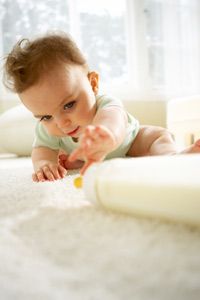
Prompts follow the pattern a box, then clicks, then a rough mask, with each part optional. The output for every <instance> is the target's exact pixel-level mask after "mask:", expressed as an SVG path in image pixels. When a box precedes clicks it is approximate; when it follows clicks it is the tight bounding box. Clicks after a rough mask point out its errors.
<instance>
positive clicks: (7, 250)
mask: <svg viewBox="0 0 200 300" xmlns="http://www.w3.org/2000/svg"><path fill="white" fill-rule="evenodd" d="M31 171H32V167H31V162H30V159H29V158H18V159H17V158H12V159H9V158H4V159H1V160H0V258H1V263H0V299H1V300H18V299H19V300H66V299H69V300H102V299H104V300H124V299H128V300H132V299H134V300H143V299H144V300H147V299H148V300H151V299H152V300H165V299H166V300H169V299H170V300H171V299H174V300H175V299H176V300H179V299H180V300H186V299H188V300H189V299H190V300H193V299H194V300H199V299H200V229H198V228H192V227H189V226H186V225H182V224H173V223H166V222H161V221H159V220H150V219H145V218H137V217H134V216H128V215H123V214H117V213H113V212H110V211H106V210H104V209H103V208H100V207H95V206H93V205H91V204H89V203H88V202H87V199H86V198H85V196H84V194H83V191H82V190H77V189H75V188H74V187H73V184H72V181H73V178H74V176H75V173H74V172H71V173H70V174H69V175H68V176H67V177H66V178H65V179H63V180H60V181H56V182H53V183H50V182H46V183H33V182H32V180H31Z"/></svg>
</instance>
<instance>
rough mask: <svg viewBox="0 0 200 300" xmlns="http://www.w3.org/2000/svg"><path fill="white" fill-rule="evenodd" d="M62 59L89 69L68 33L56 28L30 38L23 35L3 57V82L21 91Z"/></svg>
mask: <svg viewBox="0 0 200 300" xmlns="http://www.w3.org/2000/svg"><path fill="white" fill-rule="evenodd" d="M63 63H69V64H76V65H81V66H83V67H84V68H86V69H88V66H87V61H86V59H85V57H84V55H83V54H82V52H81V51H80V49H79V48H78V47H77V45H76V43H75V42H74V41H73V39H72V38H71V36H70V35H68V34H66V33H64V32H59V33H49V34H46V35H45V36H42V37H38V38H36V39H34V40H32V41H31V40H29V39H22V40H20V41H19V42H18V43H17V44H16V45H15V46H14V47H13V49H12V51H11V52H10V53H9V54H8V55H7V56H6V57H5V65H4V67H5V68H4V84H5V86H6V87H7V88H8V89H9V90H11V91H13V92H16V93H22V92H23V91H25V90H26V89H27V88H29V87H30V86H32V85H33V84H35V83H37V82H38V81H39V80H40V79H41V78H42V76H44V75H45V74H47V72H49V71H50V70H52V68H55V67H56V66H59V64H63Z"/></svg>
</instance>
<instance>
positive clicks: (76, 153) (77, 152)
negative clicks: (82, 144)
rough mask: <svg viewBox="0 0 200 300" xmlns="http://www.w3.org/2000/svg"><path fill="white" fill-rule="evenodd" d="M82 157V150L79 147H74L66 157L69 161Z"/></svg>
mask: <svg viewBox="0 0 200 300" xmlns="http://www.w3.org/2000/svg"><path fill="white" fill-rule="evenodd" d="M82 158H83V150H82V149H81V148H78V149H75V150H74V151H73V152H72V153H71V154H70V155H69V157H68V160H69V161H71V162H72V161H75V160H79V159H82Z"/></svg>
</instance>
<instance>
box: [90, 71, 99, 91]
mask: <svg viewBox="0 0 200 300" xmlns="http://www.w3.org/2000/svg"><path fill="white" fill-rule="evenodd" d="M88 79H89V81H90V84H91V86H92V90H93V92H94V94H95V95H96V94H97V93H98V90H99V74H98V73H97V72H95V71H92V72H90V73H88Z"/></svg>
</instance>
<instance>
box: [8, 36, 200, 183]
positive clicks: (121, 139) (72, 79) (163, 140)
mask: <svg viewBox="0 0 200 300" xmlns="http://www.w3.org/2000/svg"><path fill="white" fill-rule="evenodd" d="M4 75H5V83H6V86H7V87H8V88H9V89H11V90H12V91H14V92H16V93H18V95H19V98H20V99H21V101H22V103H23V104H24V105H25V106H26V107H27V108H28V110H30V111H31V112H32V113H33V115H34V116H35V118H37V119H38V123H37V126H36V133H35V141H34V144H33V150H32V162H33V167H34V174H33V180H34V181H36V182H39V181H46V180H49V181H54V180H57V179H60V178H63V177H64V176H65V175H66V173H67V169H74V168H81V170H80V173H81V174H84V172H85V170H86V169H87V168H88V167H89V166H90V164H92V163H93V162H97V161H102V160H104V159H109V158H114V157H128V156H129V157H137V156H147V155H171V154H176V153H178V152H177V150H176V145H175V142H174V139H173V136H172V134H171V133H169V132H168V131H167V130H166V129H164V128H162V127H155V126H140V125H139V123H138V121H137V120H136V119H135V118H134V117H133V116H131V115H130V114H129V113H127V112H126V111H125V109H124V108H123V105H122V103H121V102H120V101H119V100H118V99H116V98H113V97H110V96H107V95H99V94H98V82H99V76H98V74H97V72H95V71H90V70H89V67H88V65H87V61H86V59H85V57H84V56H83V54H82V53H81V51H80V50H79V48H78V47H77V45H76V44H75V42H74V41H73V39H72V38H71V37H70V36H69V35H67V34H65V33H55V34H47V35H45V36H43V37H40V38H37V39H34V40H33V41H29V40H26V39H23V40H21V41H19V42H18V43H17V44H16V45H15V46H14V48H13V49H12V51H11V52H10V53H9V54H8V56H7V57H6V62H5V74H4ZM182 153H200V140H198V141H197V142H196V143H195V144H194V145H192V146H190V147H189V148H187V149H185V150H184V151H183V152H182Z"/></svg>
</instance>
